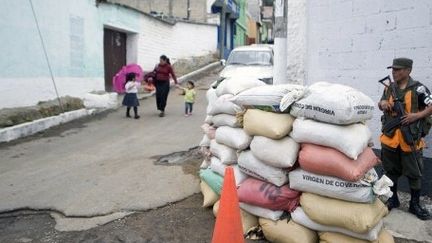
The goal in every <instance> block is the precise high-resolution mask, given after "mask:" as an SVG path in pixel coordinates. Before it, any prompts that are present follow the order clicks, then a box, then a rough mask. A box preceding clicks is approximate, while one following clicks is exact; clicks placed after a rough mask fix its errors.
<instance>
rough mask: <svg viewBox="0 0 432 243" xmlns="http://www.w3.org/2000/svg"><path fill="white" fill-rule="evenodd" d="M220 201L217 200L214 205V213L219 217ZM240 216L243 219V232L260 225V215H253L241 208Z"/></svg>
mask: <svg viewBox="0 0 432 243" xmlns="http://www.w3.org/2000/svg"><path fill="white" fill-rule="evenodd" d="M219 203H220V201H217V202H216V203H215V204H214V205H213V215H214V216H215V217H217V214H218V212H219ZM240 216H241V220H242V226H243V234H246V233H248V232H249V231H250V230H251V229H252V228H255V227H257V226H258V217H257V216H255V215H252V214H250V213H248V212H246V211H244V210H243V209H240Z"/></svg>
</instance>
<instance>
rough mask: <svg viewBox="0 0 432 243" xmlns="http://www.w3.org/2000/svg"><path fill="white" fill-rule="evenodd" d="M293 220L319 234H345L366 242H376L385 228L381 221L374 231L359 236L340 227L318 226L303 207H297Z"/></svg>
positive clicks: (292, 215)
mask: <svg viewBox="0 0 432 243" xmlns="http://www.w3.org/2000/svg"><path fill="white" fill-rule="evenodd" d="M291 218H292V220H294V222H296V223H297V224H301V225H303V226H305V227H307V228H309V229H313V230H315V231H319V232H337V233H341V234H345V235H349V236H352V237H354V238H359V239H364V240H369V241H374V240H376V239H377V238H378V235H379V233H380V231H381V229H382V227H383V221H382V220H381V221H380V222H379V223H378V224H377V225H376V226H375V227H374V228H373V229H372V230H370V231H369V232H367V233H364V234H359V233H355V232H352V231H349V230H346V229H343V228H339V227H333V226H327V225H322V224H318V223H316V222H314V221H312V220H311V219H310V218H309V217H308V216H307V215H306V213H305V212H304V211H303V209H302V208H301V207H297V208H296V210H294V212H292V213H291Z"/></svg>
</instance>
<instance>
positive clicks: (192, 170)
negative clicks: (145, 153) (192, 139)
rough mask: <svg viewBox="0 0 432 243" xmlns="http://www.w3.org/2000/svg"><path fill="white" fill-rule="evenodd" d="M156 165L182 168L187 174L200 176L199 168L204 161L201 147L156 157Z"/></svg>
mask: <svg viewBox="0 0 432 243" xmlns="http://www.w3.org/2000/svg"><path fill="white" fill-rule="evenodd" d="M152 159H154V160H155V162H154V164H155V165H163V166H173V165H176V166H181V167H182V170H183V172H184V173H185V174H191V175H194V176H198V171H199V167H200V165H201V163H202V161H203V159H204V156H203V155H202V153H201V152H200V147H193V148H190V149H189V150H187V151H180V152H174V153H170V154H167V155H159V156H154V157H152Z"/></svg>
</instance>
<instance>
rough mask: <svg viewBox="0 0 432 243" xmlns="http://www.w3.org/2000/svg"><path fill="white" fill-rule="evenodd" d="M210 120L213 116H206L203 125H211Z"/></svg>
mask: <svg viewBox="0 0 432 243" xmlns="http://www.w3.org/2000/svg"><path fill="white" fill-rule="evenodd" d="M212 118H213V116H206V118H205V119H204V123H207V124H209V125H212V124H213V121H212Z"/></svg>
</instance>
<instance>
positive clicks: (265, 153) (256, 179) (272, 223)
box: [232, 85, 318, 242]
mask: <svg viewBox="0 0 432 243" xmlns="http://www.w3.org/2000/svg"><path fill="white" fill-rule="evenodd" d="M303 92H304V87H303V86H299V85H274V86H260V87H255V88H251V89H248V90H246V91H243V92H241V93H239V94H238V95H236V96H235V97H234V98H233V99H232V101H233V102H234V103H235V104H237V105H239V106H240V107H242V108H244V109H246V112H245V113H244V116H243V119H242V121H243V129H244V131H245V132H246V133H247V134H248V135H250V136H253V139H252V142H251V144H250V148H249V150H246V151H243V152H241V153H240V155H239V158H238V166H239V167H240V169H241V171H243V172H244V173H246V174H248V175H249V176H251V177H250V178H248V179H246V180H245V181H243V182H242V183H241V184H240V185H239V187H238V197H239V201H240V208H241V209H242V210H244V211H247V212H248V213H250V214H252V215H254V216H255V217H257V218H258V224H259V225H260V227H261V229H262V231H263V233H264V235H265V237H266V238H267V239H268V240H270V241H273V242H309V241H308V240H312V241H311V242H316V239H317V238H318V235H317V234H316V232H314V231H312V230H309V229H307V228H306V227H303V226H301V225H299V224H296V223H295V222H293V221H289V213H290V212H293V211H294V210H295V208H296V207H297V206H298V205H299V199H300V192H298V191H296V190H293V189H291V188H290V186H289V183H288V172H289V171H290V170H292V167H293V165H294V164H295V162H296V160H297V155H298V151H299V148H300V146H299V144H298V143H297V142H295V141H294V140H293V139H292V138H290V137H289V133H290V132H291V130H292V124H293V122H294V117H293V116H291V115H290V114H288V113H287V111H288V109H287V108H288V107H289V106H290V105H291V103H292V102H294V101H296V100H298V99H299V98H301V97H302V95H303ZM281 218H283V219H281ZM294 239H297V241H293V240H294Z"/></svg>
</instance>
